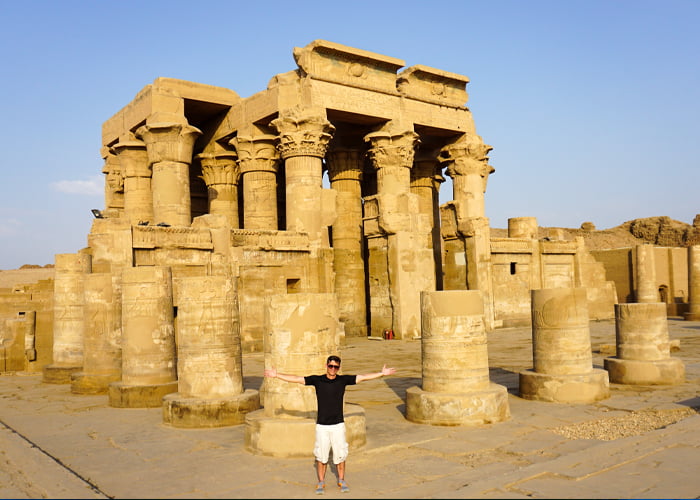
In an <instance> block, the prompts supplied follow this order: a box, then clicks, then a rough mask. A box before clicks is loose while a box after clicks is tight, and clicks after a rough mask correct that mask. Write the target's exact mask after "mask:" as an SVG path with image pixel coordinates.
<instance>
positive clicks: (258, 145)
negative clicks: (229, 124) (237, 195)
mask: <svg viewBox="0 0 700 500" xmlns="http://www.w3.org/2000/svg"><path fill="white" fill-rule="evenodd" d="M275 139H276V137H275V136H274V135H269V134H265V135H260V136H257V137H251V136H238V137H234V138H233V139H231V140H230V141H229V144H230V145H231V146H233V147H234V148H235V149H236V153H237V154H238V166H239V168H240V173H241V174H244V173H247V172H256V171H262V172H273V173H277V164H278V162H279V153H278V152H277V148H276V147H275Z"/></svg>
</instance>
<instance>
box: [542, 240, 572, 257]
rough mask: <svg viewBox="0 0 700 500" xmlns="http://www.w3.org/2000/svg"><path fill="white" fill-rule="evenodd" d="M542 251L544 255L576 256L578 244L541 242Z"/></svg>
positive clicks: (570, 242)
mask: <svg viewBox="0 0 700 500" xmlns="http://www.w3.org/2000/svg"><path fill="white" fill-rule="evenodd" d="M540 251H541V252H542V253H543V254H572V255H573V254H575V253H576V252H577V251H578V244H577V243H576V242H575V241H573V240H571V241H546V240H541V241H540Z"/></svg>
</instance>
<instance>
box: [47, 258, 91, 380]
mask: <svg viewBox="0 0 700 500" xmlns="http://www.w3.org/2000/svg"><path fill="white" fill-rule="evenodd" d="M91 263H92V259H91V257H90V255H87V254H83V253H63V254H57V255H56V257H55V273H56V274H55V277H54V305H53V310H54V319H53V364H51V365H48V366H46V367H44V372H43V382H45V383H48V384H69V383H70V376H71V374H73V373H75V372H77V371H79V370H80V369H81V367H82V366H83V335H84V333H85V298H84V297H83V293H84V281H85V276H86V275H87V274H89V273H90V272H91Z"/></svg>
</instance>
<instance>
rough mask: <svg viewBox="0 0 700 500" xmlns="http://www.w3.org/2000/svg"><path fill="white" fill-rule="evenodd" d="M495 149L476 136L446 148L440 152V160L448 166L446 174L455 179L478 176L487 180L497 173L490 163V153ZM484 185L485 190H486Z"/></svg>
mask: <svg viewBox="0 0 700 500" xmlns="http://www.w3.org/2000/svg"><path fill="white" fill-rule="evenodd" d="M492 149H493V147H491V146H489V145H487V144H484V143H483V142H482V141H481V138H480V137H478V136H475V137H474V138H470V139H469V140H464V141H460V142H457V143H455V144H450V145H449V146H445V147H444V148H442V149H441V150H440V154H439V155H438V159H439V160H440V162H441V163H442V164H444V165H446V166H447V170H446V173H447V175H449V176H450V177H452V178H453V179H454V178H455V176H460V175H470V174H478V175H480V176H481V177H482V178H484V179H486V178H488V176H489V175H490V174H492V173H494V172H495V171H496V169H495V168H493V167H492V166H491V165H489V164H488V161H489V157H488V154H489V151H491V150H492ZM485 187H486V186H485V184H484V189H485Z"/></svg>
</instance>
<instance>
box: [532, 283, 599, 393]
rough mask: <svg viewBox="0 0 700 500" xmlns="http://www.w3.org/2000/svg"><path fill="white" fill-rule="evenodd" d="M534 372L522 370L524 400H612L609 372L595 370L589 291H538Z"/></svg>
mask: <svg viewBox="0 0 700 500" xmlns="http://www.w3.org/2000/svg"><path fill="white" fill-rule="evenodd" d="M531 298H532V306H531V308H532V309H531V310H532V358H533V364H534V369H533V370H526V371H523V372H520V396H521V397H523V398H525V399H534V400H539V401H547V402H555V403H592V402H594V401H600V400H602V399H606V398H608V397H609V396H610V387H609V383H608V373H607V372H606V371H605V370H601V369H598V368H593V365H592V363H593V358H592V355H591V336H590V331H589V327H588V300H587V297H586V289H585V288H548V289H547V288H545V289H541V290H532V291H531Z"/></svg>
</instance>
